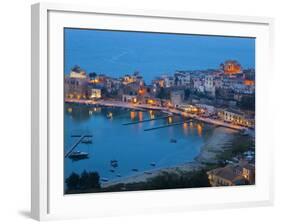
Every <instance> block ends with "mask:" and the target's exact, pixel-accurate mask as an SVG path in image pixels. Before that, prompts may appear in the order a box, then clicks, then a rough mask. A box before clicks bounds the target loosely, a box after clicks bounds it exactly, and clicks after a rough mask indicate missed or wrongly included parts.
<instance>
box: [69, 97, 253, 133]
mask: <svg viewBox="0 0 281 224" xmlns="http://www.w3.org/2000/svg"><path fill="white" fill-rule="evenodd" d="M65 102H67V103H77V104H86V105H96V106H107V107H122V108H127V109H132V110H160V111H162V112H163V113H168V114H176V115H180V116H183V117H187V118H192V119H195V120H199V121H202V122H205V123H209V124H213V125H216V126H221V127H226V128H231V129H235V130H239V131H245V130H248V128H246V127H243V126H240V125H236V124H232V123H226V122H224V121H222V120H217V119H211V118H206V117H201V116H198V115H195V114H190V113H187V112H183V111H180V110H178V109H176V108H167V107H160V106H154V105H149V104H134V103H128V102H122V101H109V100H99V101H95V100H82V99H80V100H78V99H65Z"/></svg>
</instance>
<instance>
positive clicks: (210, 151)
mask: <svg viewBox="0 0 281 224" xmlns="http://www.w3.org/2000/svg"><path fill="white" fill-rule="evenodd" d="M234 133H237V131H234V130H231V129H227V132H226V129H225V128H223V127H218V128H215V129H214V130H213V132H212V134H211V136H209V137H208V139H207V140H206V142H205V143H204V145H203V146H202V147H201V151H200V153H199V155H198V156H197V157H195V159H194V161H192V162H187V163H184V164H179V165H176V166H173V167H167V168H155V169H152V170H147V171H148V172H150V174H146V173H143V172H142V173H138V174H135V175H133V176H127V177H124V178H120V179H118V180H113V181H109V182H104V183H102V184H101V186H102V187H103V188H106V187H109V186H112V185H115V184H120V183H136V182H142V181H146V180H147V179H149V178H152V177H155V176H157V175H159V174H161V173H162V172H175V173H177V172H179V171H187V172H188V171H195V170H199V169H202V168H204V167H205V165H204V163H206V162H209V163H213V162H216V156H217V154H218V153H219V152H222V151H223V150H224V149H223V145H224V144H225V143H227V142H229V141H231V140H232V139H233V137H234V136H233V134H234Z"/></svg>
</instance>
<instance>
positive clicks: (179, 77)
mask: <svg viewBox="0 0 281 224" xmlns="http://www.w3.org/2000/svg"><path fill="white" fill-rule="evenodd" d="M174 77H175V79H174V80H175V85H176V86H189V85H190V74H189V73H187V72H185V71H177V72H176V73H175V74H174Z"/></svg>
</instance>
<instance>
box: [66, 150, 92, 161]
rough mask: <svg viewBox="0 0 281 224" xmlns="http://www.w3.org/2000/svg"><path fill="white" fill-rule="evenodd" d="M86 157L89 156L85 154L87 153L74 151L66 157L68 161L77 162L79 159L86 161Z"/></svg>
mask: <svg viewBox="0 0 281 224" xmlns="http://www.w3.org/2000/svg"><path fill="white" fill-rule="evenodd" d="M88 156H89V153H87V152H81V151H74V152H72V153H71V154H70V155H69V156H68V157H69V158H70V159H74V160H75V159H76V160H79V159H87V158H88Z"/></svg>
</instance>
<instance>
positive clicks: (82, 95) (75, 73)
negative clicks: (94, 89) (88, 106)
mask: <svg viewBox="0 0 281 224" xmlns="http://www.w3.org/2000/svg"><path fill="white" fill-rule="evenodd" d="M88 81H89V79H88V77H87V75H86V72H85V71H84V70H82V69H80V67H78V66H75V67H74V68H73V69H72V70H71V72H70V74H69V75H68V76H66V77H65V80H64V95H65V97H66V98H75V99H86V98H87V95H88Z"/></svg>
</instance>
